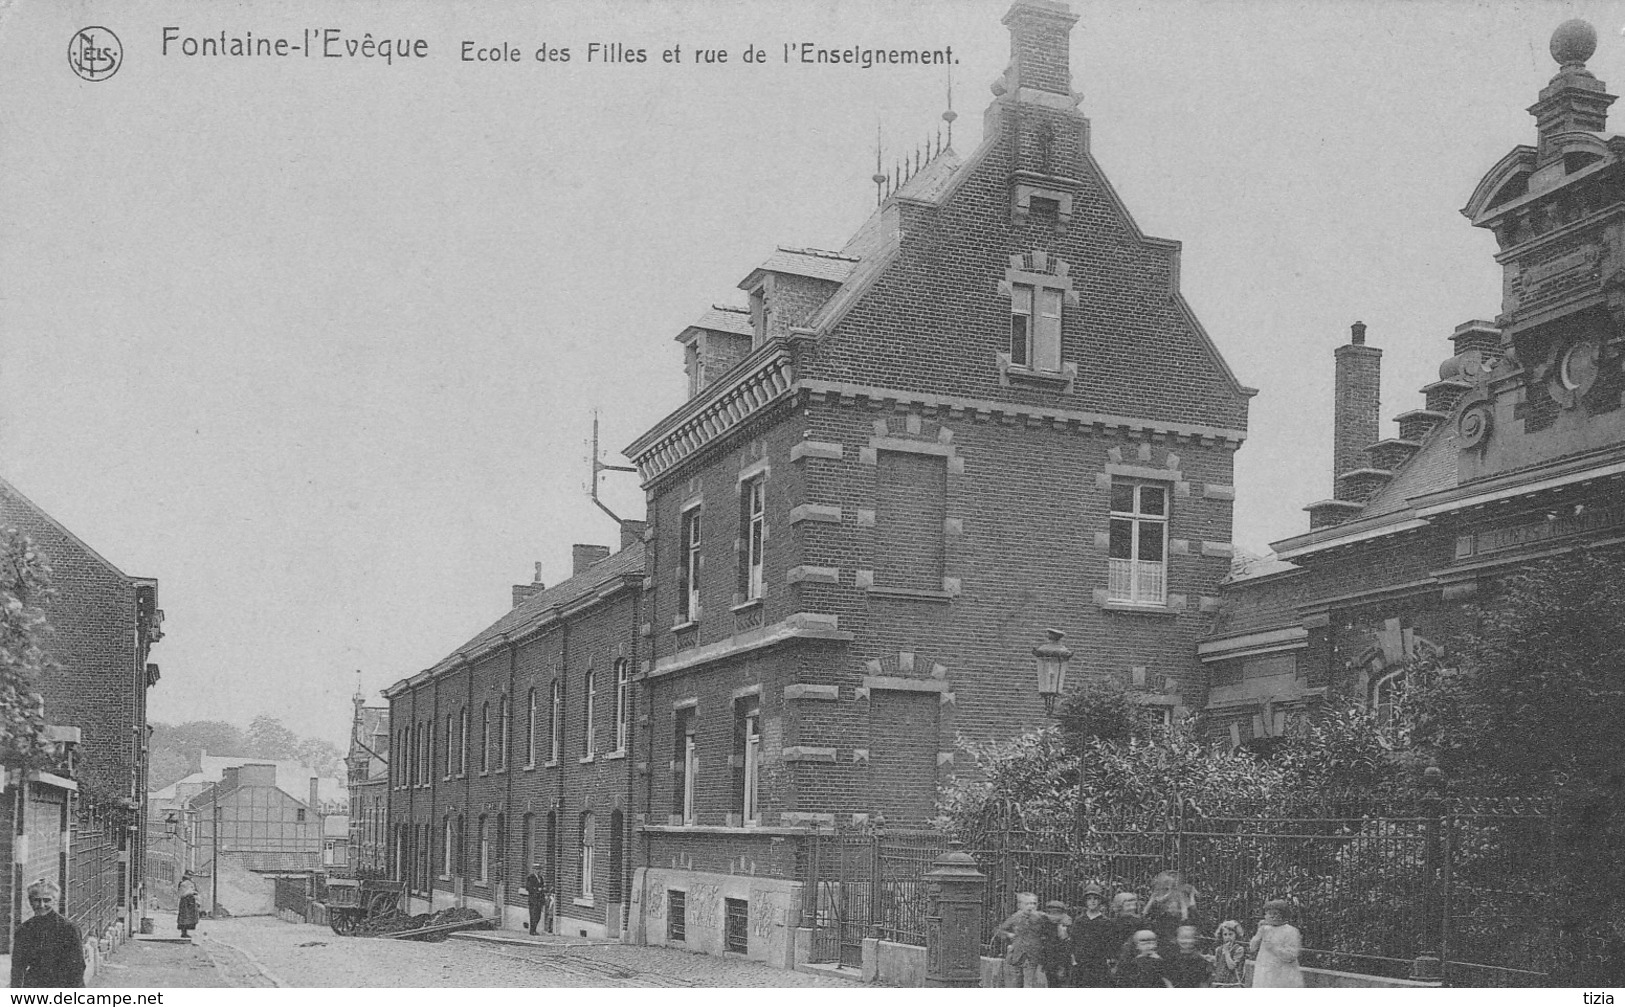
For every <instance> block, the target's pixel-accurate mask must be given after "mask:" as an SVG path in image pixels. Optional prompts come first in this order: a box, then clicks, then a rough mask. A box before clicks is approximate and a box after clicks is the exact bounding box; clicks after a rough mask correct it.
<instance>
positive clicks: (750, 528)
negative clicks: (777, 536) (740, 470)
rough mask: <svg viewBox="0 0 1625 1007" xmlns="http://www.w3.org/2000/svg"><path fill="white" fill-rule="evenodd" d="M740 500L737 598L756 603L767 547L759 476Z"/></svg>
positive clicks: (764, 492)
mask: <svg viewBox="0 0 1625 1007" xmlns="http://www.w3.org/2000/svg"><path fill="white" fill-rule="evenodd" d="M741 489H742V492H741V493H740V496H739V524H740V529H739V530H740V536H739V537H740V540H741V545H742V546H743V548H742V549H741V550H740V552H739V594H740V596H741V598H742V600H744V601H758V600H760V599H761V597H762V594H763V588H764V587H765V584H764V581H763V577H762V556H763V553H764V552H765V547H766V545H767V481H766V480H765V479H763V478H762V477H761V476H757V477H756V478H755V479H752V480H750V481H749V482H747V483H746V484H745V485H744V486H743V487H742V488H741Z"/></svg>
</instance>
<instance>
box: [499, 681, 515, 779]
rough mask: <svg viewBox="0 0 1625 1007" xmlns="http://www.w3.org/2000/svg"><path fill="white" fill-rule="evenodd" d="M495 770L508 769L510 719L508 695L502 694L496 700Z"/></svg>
mask: <svg viewBox="0 0 1625 1007" xmlns="http://www.w3.org/2000/svg"><path fill="white" fill-rule="evenodd" d="M497 710H498V711H499V713H498V715H497V768H498V769H507V768H508V721H509V720H510V719H512V718H511V716H510V714H509V711H508V694H507V693H506V692H504V693H503V694H502V698H501V699H499V700H497Z"/></svg>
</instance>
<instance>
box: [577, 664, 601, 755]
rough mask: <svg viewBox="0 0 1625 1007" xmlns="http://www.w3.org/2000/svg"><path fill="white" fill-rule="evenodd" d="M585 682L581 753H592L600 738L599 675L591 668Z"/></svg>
mask: <svg viewBox="0 0 1625 1007" xmlns="http://www.w3.org/2000/svg"><path fill="white" fill-rule="evenodd" d="M584 684H585V687H586V688H585V690H584V691H585V693H586V697H587V706H586V711H585V717H584V718H583V720H584V730H582V732H581V754H582V755H591V754H592V753H593V751H594V749H596V748H597V745H596V744H595V742H596V741H597V740H598V724H597V722H596V720H597V713H598V676H597V675H595V674H593V672H592V671H591V670H590V669H589V670H588V671H587V680H586V682H585V683H584Z"/></svg>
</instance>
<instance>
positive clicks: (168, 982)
mask: <svg viewBox="0 0 1625 1007" xmlns="http://www.w3.org/2000/svg"><path fill="white" fill-rule="evenodd" d="M147 915H148V916H149V917H151V919H152V922H153V932H152V933H151V934H137V935H135V936H134V937H132V938H131V939H130V940H127V941H125V942H124V943H123V944H121V945H120V946H119V947H118V949H117V950H115V951H114V952H113V953H112V954H111V955H109V956H108V957H107V958H106V959H105V960H103V962H102V964H101V968H100V969H99V970H98V971H97V973H96V976H95V977H94V978H93V979H91V981H90V982H89V984H88V985H89V986H90V988H92V989H157V988H167V987H183V988H184V987H216V988H218V987H226V986H238V987H241V986H270V985H272V983H270V982H268V981H267V980H266V979H265V977H264V976H263V975H261V973H260V970H259V969H258V968H256V967H255V966H254V964H253V963H252V962H250V961H248V960H247V959H246V958H244V957H243V956H242V955H239V954H236V953H234V952H233V950H232V949H230V948H227V947H223V946H221V945H219V944H216V943H212V942H209V941H208V940H207V931H208V929H209V927H210V925H211V924H212V923H214V922H215V921H212V920H204V921H202V925H201V926H200V927H199V928H198V929H197V930H194V931H193V936H194V938H203V939H202V940H197V939H183V938H182V937H181V936H180V932H179V931H178V930H176V929H175V914H174V913H163V912H150V913H148V914H147Z"/></svg>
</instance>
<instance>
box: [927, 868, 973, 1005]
mask: <svg viewBox="0 0 1625 1007" xmlns="http://www.w3.org/2000/svg"><path fill="white" fill-rule="evenodd" d="M948 845H949V847H950V848H949V850H948V852H947V853H944V854H943V855H942V856H940V857H938V858H937V859H936V860H935V861H933V862H932V864H931V870H929V871H927V872H926V873H925V876H924V877H925V882H926V892H927V895H928V897H929V898H930V900H931V915H930V916H929V917H927V919H926V937H925V955H926V965H925V984H926V985H927V986H980V985H981V983H982V913H983V901H984V899H985V897H986V889H987V876H986V875H985V874H983V873H982V872H981V871H979V870H977V869H976V861H975V860H973V859H972V858H971V855H970V854H968V853H966V852H965V851H964V849H962V846H963V844H961V843H949V844H948Z"/></svg>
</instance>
